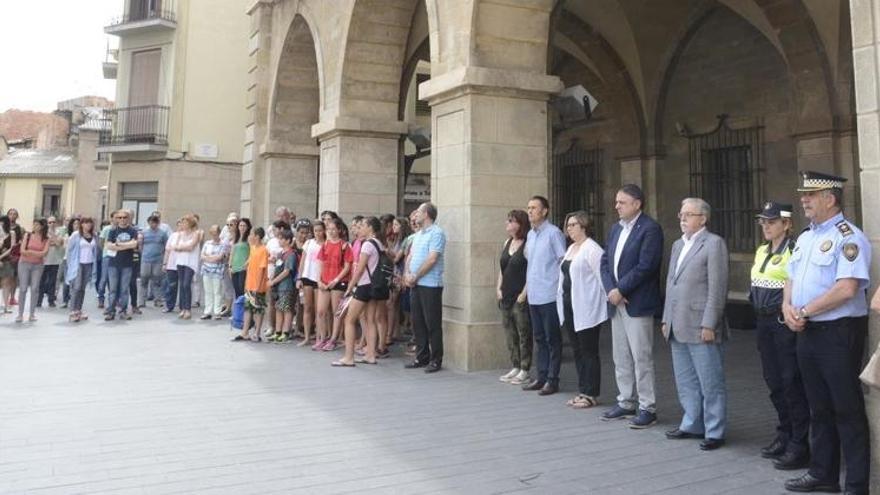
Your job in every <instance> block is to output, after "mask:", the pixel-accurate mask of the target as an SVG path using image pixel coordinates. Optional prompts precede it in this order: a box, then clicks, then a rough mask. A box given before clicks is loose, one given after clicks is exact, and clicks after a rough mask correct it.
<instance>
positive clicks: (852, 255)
mask: <svg viewBox="0 0 880 495" xmlns="http://www.w3.org/2000/svg"><path fill="white" fill-rule="evenodd" d="M843 256H844V257H845V258H846V259H847V260H848V261H851V262H852V261H855V260H856V258H858V257H859V245H858V244H856V243H854V242H848V243H846V244H844V245H843Z"/></svg>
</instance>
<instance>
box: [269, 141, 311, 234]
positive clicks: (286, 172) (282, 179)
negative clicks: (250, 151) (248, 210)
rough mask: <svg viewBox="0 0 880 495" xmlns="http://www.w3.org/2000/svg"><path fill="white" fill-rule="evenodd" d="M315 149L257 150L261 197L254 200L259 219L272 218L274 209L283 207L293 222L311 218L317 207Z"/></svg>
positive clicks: (279, 147) (301, 146) (307, 147)
mask: <svg viewBox="0 0 880 495" xmlns="http://www.w3.org/2000/svg"><path fill="white" fill-rule="evenodd" d="M319 153H320V150H319V148H318V147H317V146H303V145H286V146H279V145H275V146H271V145H264V146H262V147H261V150H260V158H261V159H262V161H263V167H262V171H263V173H264V174H265V176H264V179H263V184H265V189H264V191H265V194H263V197H261V198H254V201H253V207H254V208H255V209H257V208H259V210H260V211H261V212H262V215H263V218H273V214H274V209H275V208H277V207H279V206H286V207H288V208H290V210H291V211H292V212H293V213H295V214H296V216H297V218H315V217H316V215H317V205H318V158H319Z"/></svg>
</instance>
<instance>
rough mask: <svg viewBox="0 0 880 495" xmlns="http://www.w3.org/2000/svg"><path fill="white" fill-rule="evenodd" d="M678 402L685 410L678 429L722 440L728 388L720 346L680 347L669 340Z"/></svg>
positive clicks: (689, 345) (721, 347)
mask: <svg viewBox="0 0 880 495" xmlns="http://www.w3.org/2000/svg"><path fill="white" fill-rule="evenodd" d="M669 342H670V344H671V345H672V368H673V370H674V372H675V387H676V388H677V389H678V401H679V402H680V403H681V408H682V409H684V415H683V416H682V418H681V424H680V425H679V427H678V429H679V430H681V431H685V432H688V433H696V434H703V433H705V435H706V438H715V439H723V438H724V435H725V433H726V430H727V385H726V384H725V383H724V347H723V344H683V343H681V342H679V341H677V340H675V336H674V335H673V336H671V337H670V338H669Z"/></svg>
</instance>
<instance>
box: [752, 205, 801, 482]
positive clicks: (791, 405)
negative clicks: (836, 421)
mask: <svg viewBox="0 0 880 495" xmlns="http://www.w3.org/2000/svg"><path fill="white" fill-rule="evenodd" d="M792 211H793V210H792V207H791V205H790V204H780V203H776V202H774V201H769V202H767V204H765V205H764V210H763V211H762V212H761V213H759V214H758V215H757V217H758V222H759V223H760V224H761V230H762V232H763V234H764V240H765V241H766V242H764V243H763V244H761V245H760V246H758V249H757V252H756V253H755V263H754V265H752V273H751V279H752V284H751V288H750V290H749V300H750V301H751V302H752V306H753V307H754V309H755V315H756V321H757V327H758V335H757V340H758V352H759V353H760V355H761V367H762V369H763V372H764V381H765V382H766V383H767V387H768V388H769V389H770V401H771V402H772V403H773V407H774V408H775V409H776V414H777V417H778V418H779V424H778V426H777V427H776V438H775V439H774V440H773V442H772V443H771V444H770V445H768V446H767V447H764V448H763V449H761V456H762V457H765V458H768V459H774V461H773V466H774V467H775V468H776V469H782V470H792V469H802V468H805V467H807V464H808V463H809V460H810V453H809V452H810V445H809V432H810V408H809V405H808V404H807V396H806V392H804V386H803V383H802V382H801V374H800V370H799V368H798V363H797V347H796V342H797V340H796V339H797V334H796V333H794V332H792V331H791V330H789V329H788V327H787V326H785V322H784V321H783V319H782V292H783V288H784V287H785V280H786V279H787V278H788V261H789V259H790V258H791V254H792V251H793V250H794V246H795V243H794V240H793V239H792V238H791V228H792V218H791V215H792Z"/></svg>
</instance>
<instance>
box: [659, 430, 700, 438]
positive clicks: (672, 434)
mask: <svg viewBox="0 0 880 495" xmlns="http://www.w3.org/2000/svg"><path fill="white" fill-rule="evenodd" d="M666 438H668V439H670V440H685V439H688V438H703V435H702V434H699V433H688V432H686V431H681V430H679V429H678V428H676V429H674V430H669V431H667V432H666Z"/></svg>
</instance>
